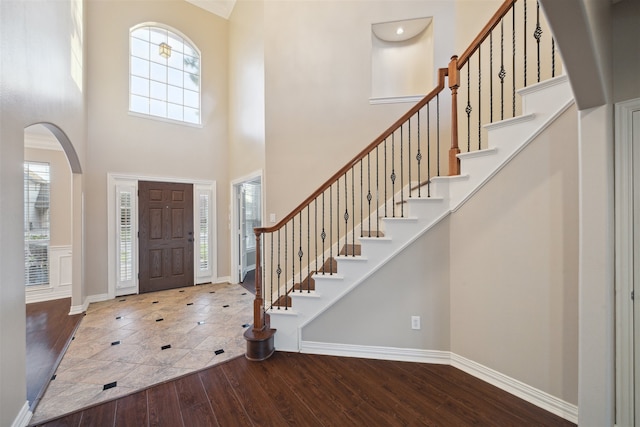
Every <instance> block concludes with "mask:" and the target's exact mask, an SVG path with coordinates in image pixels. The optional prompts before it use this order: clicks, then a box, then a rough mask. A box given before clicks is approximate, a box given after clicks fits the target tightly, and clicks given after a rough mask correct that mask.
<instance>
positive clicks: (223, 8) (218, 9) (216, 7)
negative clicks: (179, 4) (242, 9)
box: [186, 0, 236, 19]
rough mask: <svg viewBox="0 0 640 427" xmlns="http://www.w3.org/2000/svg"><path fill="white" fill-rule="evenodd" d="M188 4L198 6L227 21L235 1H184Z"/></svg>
mask: <svg viewBox="0 0 640 427" xmlns="http://www.w3.org/2000/svg"><path fill="white" fill-rule="evenodd" d="M186 1H188V2H189V3H191V4H193V5H195V6H198V7H200V8H202V9H204V10H206V11H207V12H211V13H214V14H216V15H218V16H221V17H222V18H224V19H229V16H231V12H233V7H234V6H235V5H236V0H186Z"/></svg>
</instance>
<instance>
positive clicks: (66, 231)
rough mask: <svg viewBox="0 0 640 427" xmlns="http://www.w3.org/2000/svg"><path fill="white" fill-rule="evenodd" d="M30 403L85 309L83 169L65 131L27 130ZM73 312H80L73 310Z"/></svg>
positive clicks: (47, 126) (46, 380) (36, 399)
mask: <svg viewBox="0 0 640 427" xmlns="http://www.w3.org/2000/svg"><path fill="white" fill-rule="evenodd" d="M23 160H24V180H23V182H24V200H23V204H24V253H25V257H24V263H25V276H24V282H25V301H26V303H27V305H26V312H27V328H26V331H25V333H26V341H27V349H26V350H27V352H26V356H27V359H26V368H27V376H26V380H27V398H28V400H29V404H30V408H31V410H32V411H33V410H34V408H35V406H36V405H37V403H38V402H39V400H40V397H41V396H42V394H43V393H44V390H45V389H46V387H47V384H48V383H49V380H50V379H51V376H52V374H53V373H54V372H55V369H56V368H57V364H58V363H59V361H60V359H61V357H62V354H63V353H64V351H65V349H66V347H67V345H68V343H69V342H70V340H71V336H72V334H73V331H74V330H75V328H76V327H77V325H78V324H79V320H80V316H71V315H72V314H76V313H80V312H81V311H82V307H83V305H82V304H83V301H82V299H83V295H84V291H83V280H82V271H83V268H82V263H83V245H82V242H83V236H82V232H83V227H82V168H81V166H80V161H79V158H78V155H77V153H76V151H75V149H74V147H73V144H72V143H71V141H70V140H69V137H68V136H67V135H66V133H65V132H64V131H62V129H60V128H59V127H58V126H56V125H54V124H52V123H36V124H33V125H30V126H27V127H26V128H25V129H24V158H23ZM74 308H77V309H75V310H74Z"/></svg>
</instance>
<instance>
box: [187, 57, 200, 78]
mask: <svg viewBox="0 0 640 427" xmlns="http://www.w3.org/2000/svg"><path fill="white" fill-rule="evenodd" d="M184 70H185V71H187V72H189V73H192V74H200V60H199V59H198V58H196V57H193V56H187V55H184Z"/></svg>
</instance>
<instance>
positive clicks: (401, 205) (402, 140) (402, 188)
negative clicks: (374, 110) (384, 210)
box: [400, 125, 404, 218]
mask: <svg viewBox="0 0 640 427" xmlns="http://www.w3.org/2000/svg"><path fill="white" fill-rule="evenodd" d="M403 129H404V125H400V217H401V218H403V217H404V161H403V160H404V155H403V153H402V151H403V149H402V147H403V146H404V133H403Z"/></svg>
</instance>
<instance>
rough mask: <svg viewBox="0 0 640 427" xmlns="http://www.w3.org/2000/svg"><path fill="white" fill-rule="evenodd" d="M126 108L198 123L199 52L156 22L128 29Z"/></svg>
mask: <svg viewBox="0 0 640 427" xmlns="http://www.w3.org/2000/svg"><path fill="white" fill-rule="evenodd" d="M129 44H130V54H131V57H130V73H129V111H131V112H133V113H138V114H145V115H149V116H154V117H161V118H164V119H170V120H178V121H181V122H185V123H192V124H198V125H199V124H201V118H200V52H199V51H198V49H197V48H196V47H195V46H194V45H193V44H192V43H191V42H190V41H189V40H187V39H186V38H185V37H184V36H181V35H179V34H177V33H176V32H174V31H171V30H169V29H167V28H164V27H159V26H157V25H149V24H142V25H139V26H136V27H134V28H132V29H131V31H130V38H129Z"/></svg>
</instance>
